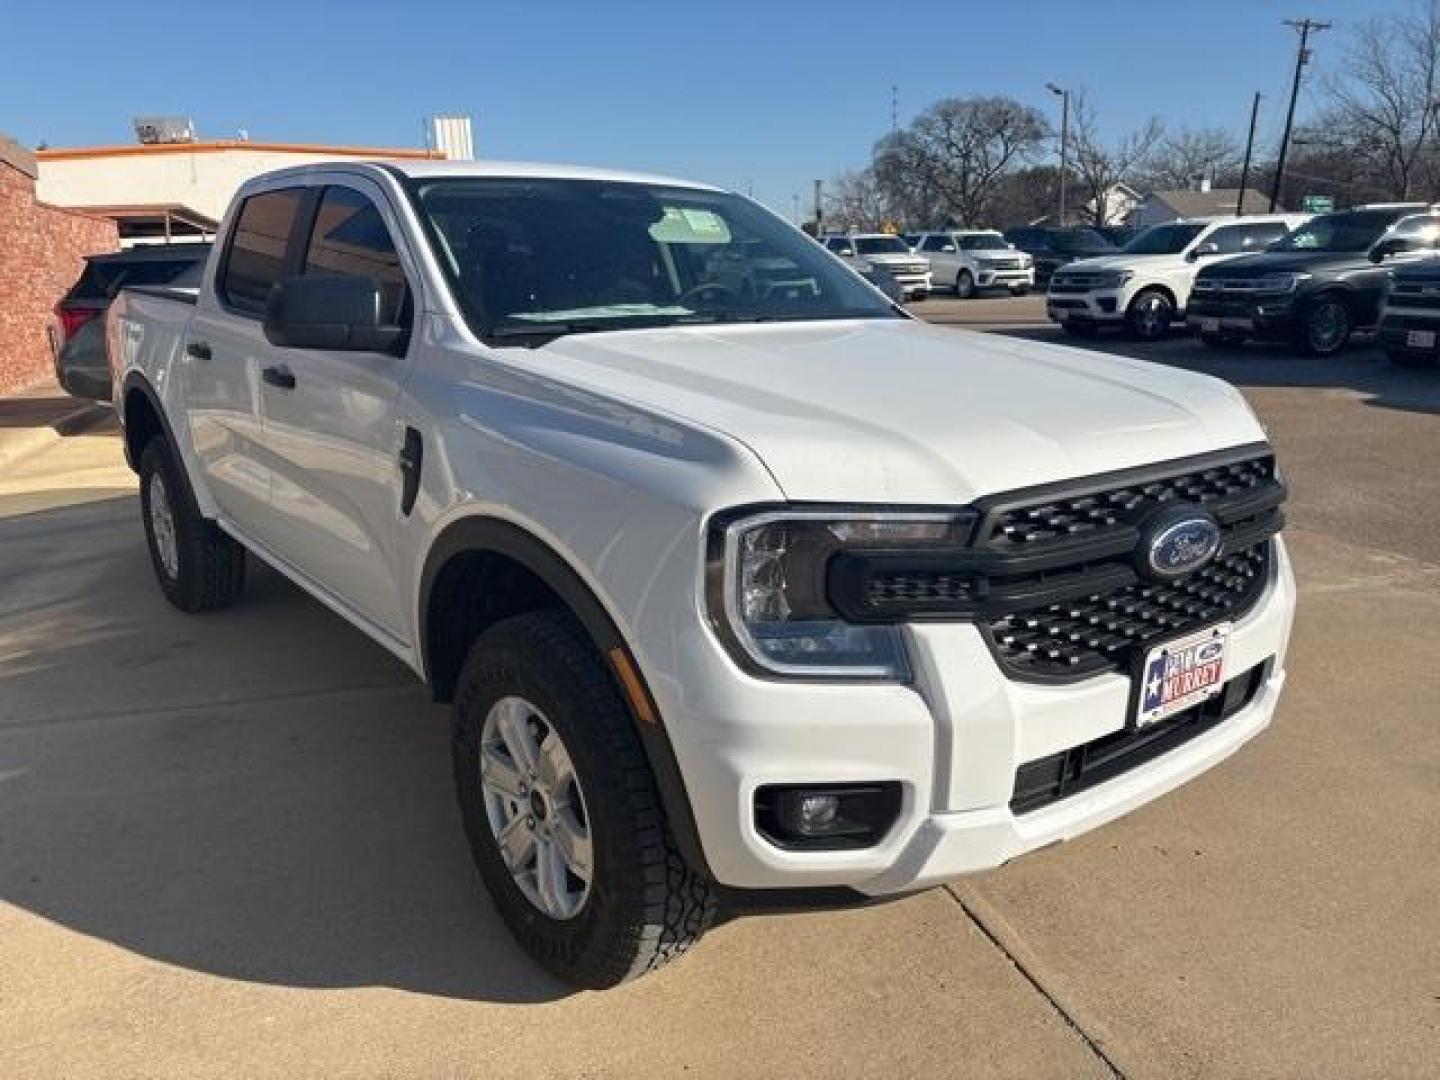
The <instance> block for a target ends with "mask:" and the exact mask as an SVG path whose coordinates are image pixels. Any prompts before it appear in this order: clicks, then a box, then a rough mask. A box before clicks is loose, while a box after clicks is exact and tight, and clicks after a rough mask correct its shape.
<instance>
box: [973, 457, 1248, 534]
mask: <svg viewBox="0 0 1440 1080" xmlns="http://www.w3.org/2000/svg"><path fill="white" fill-rule="evenodd" d="M1275 483H1276V477H1275V459H1274V458H1273V457H1270V456H1268V455H1265V456H1262V457H1254V458H1248V459H1244V460H1241V461H1232V462H1229V463H1225V464H1218V465H1213V466H1211V467H1209V468H1205V469H1199V470H1196V471H1193V472H1182V473H1180V474H1178V475H1174V476H1160V477H1157V478H1155V479H1146V480H1140V481H1137V482H1135V483H1132V484H1122V485H1120V486H1118V487H1102V488H1101V489H1100V490H1098V491H1083V492H1080V493H1078V494H1068V495H1060V496H1057V497H1054V498H1049V499H1042V500H1039V501H1037V502H1026V503H1022V504H1020V505H1008V506H1005V507H1004V508H1003V509H999V510H996V511H995V512H993V513H992V514H990V515H988V516H987V517H986V519H985V522H984V525H983V526H982V528H983V533H982V536H981V540H980V542H981V543H982V544H985V545H987V546H989V547H998V548H1006V547H1014V546H1028V545H1031V544H1037V543H1043V542H1045V541H1048V540H1060V539H1068V538H1072V537H1075V536H1082V535H1086V534H1088V533H1094V532H1096V531H1098V530H1102V529H1112V528H1115V527H1116V526H1117V525H1120V524H1121V523H1122V522H1124V521H1125V519H1126V518H1127V517H1128V516H1129V515H1131V514H1133V513H1134V511H1135V510H1136V509H1137V508H1138V507H1139V506H1141V505H1142V504H1144V503H1154V504H1164V503H1167V502H1173V501H1175V500H1177V499H1183V500H1185V501H1187V502H1194V503H1199V504H1200V505H1202V506H1209V505H1211V504H1214V503H1217V502H1221V501H1223V500H1226V499H1232V498H1234V497H1235V496H1237V495H1244V494H1247V493H1250V492H1253V491H1256V490H1258V489H1259V488H1262V487H1267V486H1271V485H1274V484H1275Z"/></svg>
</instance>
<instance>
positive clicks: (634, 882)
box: [451, 611, 715, 988]
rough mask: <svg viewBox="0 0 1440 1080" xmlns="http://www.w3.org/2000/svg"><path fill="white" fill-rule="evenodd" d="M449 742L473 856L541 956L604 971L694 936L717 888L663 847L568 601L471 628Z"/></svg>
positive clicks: (612, 699) (605, 976)
mask: <svg viewBox="0 0 1440 1080" xmlns="http://www.w3.org/2000/svg"><path fill="white" fill-rule="evenodd" d="M451 745H452V751H453V757H454V766H455V784H456V791H457V794H458V796H459V799H460V812H461V816H462V818H463V821H464V825H465V833H466V835H467V837H468V838H469V841H470V850H471V852H472V854H473V855H474V858H475V863H476V865H477V867H478V868H479V870H480V875H481V877H482V879H483V880H484V882H485V885H486V888H487V889H488V890H489V892H490V895H491V896H492V897H493V898H494V901H495V905H496V907H497V908H498V909H499V911H500V915H501V917H502V918H503V919H504V920H505V922H506V924H507V925H508V926H509V928H510V930H511V932H512V933H513V934H514V935H515V937H516V939H517V940H518V941H519V942H520V944H521V945H522V946H524V947H525V949H526V950H527V951H528V952H529V953H530V954H531V955H532V956H533V957H534V958H535V959H536V961H538V962H539V963H540V964H541V965H542V966H543V967H545V968H546V969H548V970H549V971H551V972H552V973H554V974H555V975H557V976H559V977H560V978H562V979H565V980H566V981H568V982H572V983H575V984H577V985H580V986H587V987H594V988H600V987H606V986H614V985H615V984H616V983H620V982H624V981H625V980H627V979H632V978H635V977H636V976H639V975H642V974H644V973H645V972H647V971H650V970H653V969H654V968H657V967H659V966H660V965H662V964H664V963H666V962H667V961H669V960H672V959H674V958H675V957H677V956H679V955H681V954H682V953H684V952H685V951H686V950H687V949H688V948H689V947H690V946H691V945H692V944H694V943H695V942H696V941H697V940H699V938H700V936H701V935H702V934H703V933H704V931H705V929H706V928H707V927H708V926H709V924H710V922H711V921H712V920H713V918H714V915H715V895H714V891H713V889H712V888H711V886H710V885H709V884H707V882H706V881H705V879H704V878H702V877H701V876H700V875H699V874H698V873H696V872H695V871H694V870H693V869H692V868H691V867H690V866H689V865H688V864H687V863H686V862H685V860H684V858H683V857H682V856H681V854H680V852H679V851H678V849H677V848H676V846H675V842H674V839H673V837H672V836H671V834H670V829H669V826H668V825H667V823H666V819H665V812H664V810H663V809H662V807H661V803H660V796H659V793H658V792H657V790H656V787H655V779H654V777H653V775H652V774H651V772H650V767H649V763H648V761H647V760H646V757H645V753H644V749H643V748H642V747H641V745H640V741H639V737H638V735H637V734H636V732H635V727H634V723H633V721H632V720H631V717H630V713H629V710H628V708H627V707H626V705H625V702H624V700H623V699H622V698H621V696H620V694H619V691H618V689H617V688H616V686H615V683H614V681H613V680H612V679H611V677H610V674H609V671H608V669H607V668H606V667H605V666H604V663H603V662H602V660H601V658H600V655H599V654H598V653H597V652H596V650H595V649H594V647H593V646H592V645H591V644H590V642H589V640H588V638H586V636H585V635H584V633H583V632H582V631H581V629H580V628H579V627H578V625H576V624H575V622H574V620H573V619H572V618H571V617H570V616H569V614H568V613H566V612H561V611H540V612H532V613H529V614H525V615H518V616H516V617H514V618H511V619H506V620H504V621H503V622H500V623H498V624H496V625H495V626H493V627H492V628H490V629H489V630H487V631H486V632H485V633H484V634H482V635H481V636H480V637H479V638H478V639H477V640H476V641H475V644H474V645H473V646H472V647H471V650H470V655H469V658H468V659H467V660H466V662H465V667H464V669H463V671H462V672H461V675H460V680H459V683H458V684H457V687H456V694H455V704H454V711H453V740H452V744H451Z"/></svg>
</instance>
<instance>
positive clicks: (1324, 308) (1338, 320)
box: [1305, 300, 1350, 355]
mask: <svg viewBox="0 0 1440 1080" xmlns="http://www.w3.org/2000/svg"><path fill="white" fill-rule="evenodd" d="M1305 332H1306V335H1307V336H1308V338H1309V342H1310V348H1311V349H1313V350H1314V351H1315V352H1317V353H1320V354H1322V355H1324V354H1327V353H1333V352H1336V351H1337V350H1339V349H1340V348H1341V347H1342V346H1343V345H1344V344H1345V342H1346V341H1347V340H1348V339H1349V337H1350V312H1349V311H1348V310H1347V309H1346V307H1345V305H1344V304H1342V303H1341V302H1340V301H1338V300H1323V301H1321V302H1320V304H1319V305H1317V306H1316V308H1315V309H1314V310H1313V311H1312V312H1311V313H1310V318H1309V320H1308V322H1307V324H1306V327H1305Z"/></svg>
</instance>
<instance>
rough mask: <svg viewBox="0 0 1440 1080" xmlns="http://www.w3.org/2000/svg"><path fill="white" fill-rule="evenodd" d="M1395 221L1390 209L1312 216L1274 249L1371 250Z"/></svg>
mask: <svg viewBox="0 0 1440 1080" xmlns="http://www.w3.org/2000/svg"><path fill="white" fill-rule="evenodd" d="M1394 221H1395V214H1394V213H1393V212H1392V211H1389V210H1354V211H1349V212H1347V213H1344V214H1324V215H1322V216H1321V217H1317V218H1311V219H1310V220H1309V221H1307V222H1306V223H1305V224H1304V225H1301V226H1300V227H1299V228H1298V229H1296V230H1295V231H1294V232H1292V233H1291V234H1290V235H1289V236H1286V237H1284V238H1283V239H1281V240H1277V241H1276V242H1275V243H1274V244H1271V245H1270V248H1269V250H1271V251H1368V250H1369V249H1370V247H1371V245H1373V244H1374V243H1375V241H1376V240H1379V239H1380V237H1381V236H1383V235H1384V233H1385V230H1386V229H1388V228H1389V227H1390V226H1391V224H1392V223H1393V222H1394Z"/></svg>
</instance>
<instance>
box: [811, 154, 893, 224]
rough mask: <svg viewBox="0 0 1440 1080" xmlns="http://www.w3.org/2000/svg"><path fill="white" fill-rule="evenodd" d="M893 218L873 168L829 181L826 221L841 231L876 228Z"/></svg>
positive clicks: (842, 174) (853, 171) (849, 173)
mask: <svg viewBox="0 0 1440 1080" xmlns="http://www.w3.org/2000/svg"><path fill="white" fill-rule="evenodd" d="M891 217H892V214H891V211H890V205H889V199H887V198H886V196H885V193H884V192H883V191H882V190H881V188H880V183H879V181H878V180H877V179H876V177H875V170H874V169H873V168H866V169H852V170H850V171H848V172H843V173H841V174H840V175H839V176H837V177H835V178H834V179H833V180H831V181H830V184H829V187H828V189H827V191H826V194H825V222H826V224H827V226H829V227H831V228H835V229H842V230H847V231H850V230H854V231H860V230H867V231H868V230H872V229H879V228H880V227H881V226H882V225H884V224H885V223H886V222H887V221H889V220H890V219H891Z"/></svg>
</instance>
